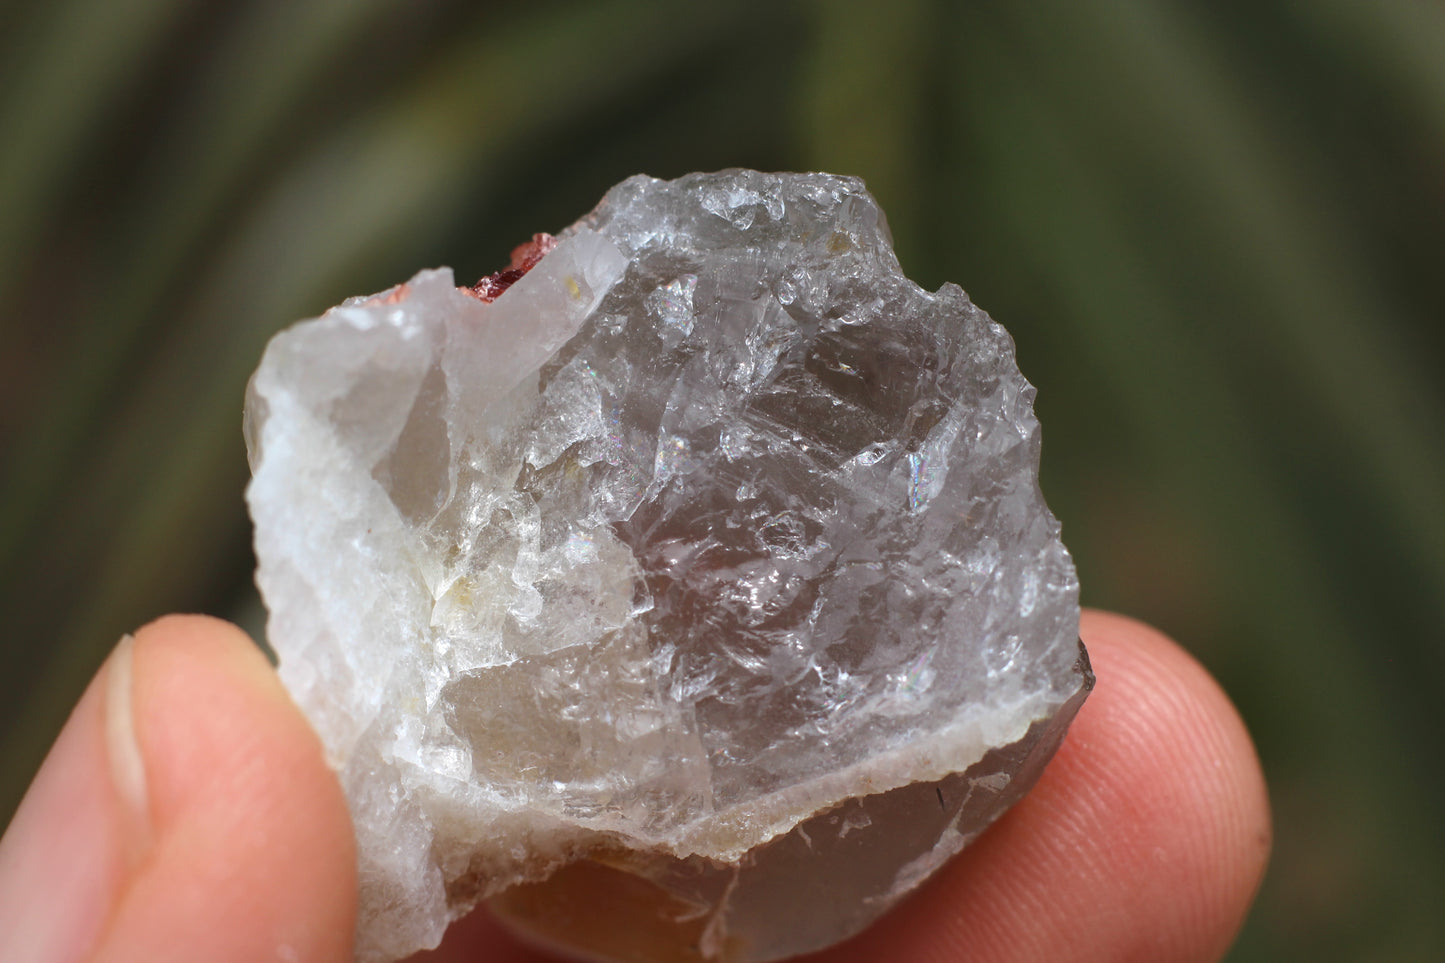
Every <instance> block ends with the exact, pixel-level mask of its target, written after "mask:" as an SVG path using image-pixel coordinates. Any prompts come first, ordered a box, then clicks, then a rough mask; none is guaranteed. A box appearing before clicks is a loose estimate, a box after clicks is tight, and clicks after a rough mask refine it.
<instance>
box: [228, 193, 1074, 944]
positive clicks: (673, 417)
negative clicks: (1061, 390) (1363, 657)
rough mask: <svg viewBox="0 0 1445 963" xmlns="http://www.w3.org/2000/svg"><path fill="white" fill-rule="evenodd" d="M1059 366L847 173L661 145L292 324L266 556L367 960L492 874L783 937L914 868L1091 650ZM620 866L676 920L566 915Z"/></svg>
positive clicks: (842, 926)
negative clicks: (486, 254)
mask: <svg viewBox="0 0 1445 963" xmlns="http://www.w3.org/2000/svg"><path fill="white" fill-rule="evenodd" d="M1032 400H1033V389H1032V388H1031V387H1030V386H1029V385H1028V383H1027V382H1026V381H1025V380H1024V379H1023V377H1022V376H1021V375H1020V374H1019V372H1018V369H1017V367H1016V365H1015V362H1014V352H1013V344H1012V342H1011V340H1010V338H1009V336H1008V334H1007V333H1006V332H1005V331H1004V330H1003V328H1002V327H1000V326H999V325H998V324H996V323H995V322H993V321H992V320H991V319H989V317H988V316H987V315H986V314H984V313H983V312H982V311H981V310H979V309H978V308H976V307H975V306H974V305H973V304H972V303H971V302H970V301H969V299H968V298H967V296H966V295H965V294H964V293H963V291H962V290H960V289H959V288H958V287H957V286H954V285H945V286H944V287H942V288H941V289H940V290H938V291H937V292H934V293H929V292H927V291H924V290H922V289H921V288H919V287H918V286H917V285H915V284H914V283H913V282H911V281H909V280H908V279H907V278H906V277H904V275H903V274H902V272H901V270H900V269H899V266H898V263H897V261H896V259H895V257H894V255H893V252H892V248H891V242H890V238H889V234H888V230H887V226H886V223H885V221H884V218H883V214H882V212H881V211H880V210H879V208H878V206H877V205H876V203H875V202H874V201H873V199H872V197H871V196H869V195H868V193H867V192H866V191H865V190H864V188H863V185H862V184H861V182H859V181H857V180H856V179H851V178H846V177H836V176H832V175H826V174H805V175H796V174H762V173H758V172H753V171H726V172H722V173H718V174H706V175H703V174H695V175H689V176H687V177H684V178H681V179H679V180H676V181H671V182H663V181H658V180H654V179H651V178H647V177H641V176H639V177H634V178H631V179H629V180H627V181H625V182H623V183H622V184H620V185H618V186H617V187H615V188H614V189H613V190H612V191H611V192H609V193H608V195H607V197H606V198H605V199H604V200H603V202H602V203H601V205H599V207H598V208H597V209H596V210H595V211H593V212H592V213H591V214H590V215H588V216H587V217H585V218H583V219H582V220H581V221H579V222H578V223H577V224H575V225H573V226H572V227H571V228H569V229H567V230H566V231H564V232H563V233H562V234H560V235H559V236H558V238H557V239H556V242H555V247H554V246H553V241H552V239H550V238H545V236H539V238H538V239H535V240H534V241H533V242H532V244H531V245H529V246H526V247H525V248H524V249H519V254H518V255H516V256H514V259H513V267H512V268H511V269H509V270H508V271H505V272H500V273H499V274H497V275H493V276H492V278H490V279H484V281H483V282H482V283H481V284H479V285H478V286H477V287H475V288H458V287H457V286H456V285H455V284H454V282H453V279H452V275H451V272H450V271H448V270H446V269H442V270H435V271H424V272H422V273H421V274H419V275H417V276H416V277H415V278H413V279H412V280H411V281H409V282H407V283H406V284H403V285H401V286H399V287H397V288H394V289H392V290H390V291H387V292H384V293H382V294H379V295H375V296H372V297H369V298H356V299H352V300H350V301H347V302H346V303H344V304H342V305H341V306H339V307H337V308H334V309H332V310H331V311H329V312H327V313H326V314H325V315H324V316H322V317H321V318H318V319H315V320H312V321H308V322H303V323H301V324H298V325H295V326H293V327H292V328H290V329H289V330H287V331H285V332H282V333H281V334H280V335H278V336H277V337H276V338H275V339H274V340H273V341H272V343H271V345H270V346H269V347H268V349H267V351H266V355H265V358H264V359H263V361H262V363H261V366H260V368H259V370H258V371H257V372H256V374H255V376H254V378H253V379H252V383H251V388H250V391H249V393H248V398H247V409H246V415H247V441H248V445H249V447H250V451H251V457H252V466H253V472H254V476H253V480H252V483H251V486H250V488H249V489H248V493H247V497H248V501H249V503H250V507H251V512H252V515H253V517H254V519H255V522H256V550H257V555H258V558H259V560H260V568H259V570H258V573H257V579H258V582H259V584H260V586H261V590H262V593H263V595H264V597H265V599H266V602H267V605H268V607H269V608H270V621H269V622H268V628H267V631H268V634H269V637H270V641H271V644H272V645H273V646H274V647H275V649H276V651H277V652H278V653H279V655H280V658H281V674H282V677H283V679H284V680H285V682H286V684H287V686H288V687H289V688H290V689H291V691H292V692H293V694H294V695H295V696H296V698H297V700H298V702H299V703H300V704H301V705H302V706H303V708H304V709H305V710H306V712H307V713H308V715H309V716H310V718H311V720H312V722H313V724H314V725H315V726H316V728H317V730H318V731H319V733H320V734H321V737H322V740H323V742H324V744H325V746H326V748H327V751H328V753H329V754H330V758H331V761H332V762H333V764H334V765H335V767H336V768H337V770H338V772H339V773H340V775H341V778H342V781H343V784H344V786H345V788H346V791H347V794H348V797H349V799H350V802H351V807H352V813H353V818H354V820H355V823H356V830H357V838H358V843H359V848H360V859H361V879H362V918H361V921H360V924H359V930H358V955H359V958H360V959H363V960H391V959H397V958H400V957H402V956H404V955H406V954H408V953H410V952H412V951H414V950H415V949H417V948H419V947H423V946H430V945H435V943H436V942H437V941H438V940H439V938H440V935H441V932H442V930H443V929H444V928H445V926H446V924H447V923H448V922H449V921H450V920H451V919H452V918H454V917H456V916H458V915H460V914H461V913H463V912H465V911H466V910H467V909H469V908H470V907H471V906H472V905H473V904H474V903H475V902H476V901H477V900H479V899H486V898H494V904H495V906H496V908H497V910H498V911H499V912H500V913H502V914H503V915H504V916H506V917H507V918H510V919H512V920H513V922H514V923H516V924H517V925H519V926H522V927H524V928H526V929H528V930H530V931H532V932H533V933H534V934H536V935H538V936H539V937H540V938H543V939H549V940H553V941H555V942H558V943H559V944H566V945H568V946H570V947H571V948H573V949H578V948H581V949H584V950H587V951H590V952H594V953H602V954H608V953H611V954H614V955H621V956H628V955H630V957H631V958H642V959H658V960H662V959H718V958H723V959H738V960H761V959H773V958H777V957H780V956H784V955H789V954H791V953H796V952H803V951H806V950H809V949H813V948H816V947H818V946H821V945H824V944H826V943H828V942H832V941H833V940H836V939H839V938H842V937H843V936H846V935H848V934H849V933H851V932H853V931H855V930H857V929H858V928H859V927H861V926H863V925H865V924H866V923H867V921H868V920H869V919H871V918H873V917H874V916H876V915H878V914H879V913H881V912H882V911H883V910H884V909H886V908H887V906H889V905H891V903H892V902H894V901H895V900H896V899H897V898H898V897H899V896H901V895H902V894H903V893H905V892H907V891H908V890H909V889H911V888H912V887H913V886H914V885H916V884H917V883H918V882H919V881H921V880H922V879H923V878H924V877H925V876H926V875H927V874H928V873H929V872H931V871H932V869H933V868H935V867H936V866H937V865H939V864H940V863H941V862H942V861H943V859H944V858H946V856H947V855H949V854H950V853H952V852H954V851H956V850H957V849H959V848H960V847H961V846H963V845H964V844H965V843H966V842H967V841H968V840H969V839H971V838H972V837H973V836H974V835H976V834H977V832H979V831H980V830H981V829H982V828H983V827H984V826H986V825H987V824H988V823H989V822H990V821H992V819H994V818H996V817H997V815H998V814H999V813H1001V812H1002V811H1003V809H1004V808H1006V807H1007V805H1009V804H1011V803H1012V802H1013V801H1014V800H1015V799H1016V798H1017V797H1018V796H1019V795H1020V794H1021V793H1022V792H1023V791H1025V790H1026V789H1027V787H1028V785H1029V784H1031V783H1032V781H1033V778H1034V777H1035V776H1036V775H1037V772H1038V770H1039V768H1041V766H1042V765H1043V762H1044V761H1046V760H1047V757H1048V755H1049V754H1050V753H1051V752H1052V750H1053V748H1054V747H1055V746H1056V745H1057V743H1058V741H1059V739H1060V738H1061V737H1062V734H1063V731H1064V728H1065V727H1066V726H1067V723H1068V720H1069V719H1070V718H1071V717H1072V715H1073V712H1074V711H1075V710H1076V709H1077V707H1078V705H1079V704H1080V702H1081V701H1082V699H1083V696H1084V694H1085V693H1086V692H1087V689H1088V687H1089V685H1090V684H1091V683H1092V676H1091V675H1090V674H1089V671H1088V667H1087V660H1086V659H1085V658H1084V657H1083V655H1082V652H1081V649H1080V647H1079V645H1078V643H1077V631H1078V604H1077V594H1078V592H1077V583H1076V580H1075V575H1074V570H1073V566H1072V563H1071V561H1070V559H1069V556H1068V554H1067V552H1066V551H1065V549H1064V547H1063V545H1062V543H1061V542H1060V540H1059V532H1058V524H1057V522H1056V521H1055V520H1054V518H1053V516H1052V515H1051V514H1050V513H1049V511H1048V509H1047V507H1046V506H1045V504H1044V502H1043V499H1042V497H1041V495H1040V493H1039V490H1038V483H1037V464H1038V458H1039V433H1038V424H1037V422H1036V421H1035V419H1034V416H1033V413H1032ZM935 796H936V798H935ZM920 807H921V809H920ZM923 810H927V811H928V812H927V813H926V814H923ZM803 841H806V842H803ZM614 877H625V878H628V879H632V880H634V881H636V885H638V886H641V887H643V888H644V889H645V891H646V893H648V894H650V895H648V896H646V897H645V898H643V897H639V900H638V901H637V902H639V903H646V905H647V906H649V907H651V908H650V909H649V910H647V911H645V913H644V915H646V914H647V913H650V914H651V916H648V918H647V919H646V920H641V921H639V920H633V921H632V922H631V923H629V924H628V927H630V929H629V928H628V927H623V929H625V930H627V931H628V932H631V933H633V934H634V935H633V936H632V937H627V938H635V939H644V936H643V935H638V934H652V935H646V936H645V938H646V939H648V940H653V941H654V942H655V943H656V946H653V947H652V948H651V949H647V950H645V951H643V950H638V949H636V948H635V947H621V948H619V947H618V946H616V945H614V943H613V942H610V941H615V940H616V939H618V937H617V935H616V932H611V933H608V932H604V931H605V930H607V929H608V927H607V926H606V925H603V924H606V923H607V922H608V920H601V921H600V922H599V925H598V926H594V927H589V926H588V925H586V924H585V917H586V916H587V914H586V913H583V912H580V911H578V910H577V905H578V900H579V899H580V897H579V896H578V894H579V893H590V894H591V896H590V897H588V898H587V899H582V902H583V903H587V904H588V905H594V904H595V905H596V906H604V905H610V904H607V902H606V900H603V899H602V898H601V894H603V893H612V894H614V895H615V894H616V893H618V892H622V891H623V889H618V886H619V884H618V883H617V881H616V879H615V878H614ZM626 885H632V884H626ZM624 889H625V886H624ZM594 897H595V898H594ZM588 899H590V900H591V901H592V902H591V903H588ZM569 901H570V902H569ZM560 906H570V907H571V909H569V910H567V911H566V912H565V913H560V914H557V913H554V911H555V910H556V909H557V908H558V907H560ZM667 907H672V908H671V909H667ZM608 913H609V919H611V920H612V921H613V922H615V921H616V920H617V919H620V918H623V917H625V916H626V914H625V913H624V912H622V911H621V910H617V909H616V908H615V907H614V908H611V909H609V910H608ZM549 914H552V915H557V916H560V917H566V919H567V920H570V921H571V922H570V923H569V924H568V925H569V926H570V927H571V929H568V928H567V926H563V925H562V924H557V926H556V927H553V926H552V921H551V918H550V917H549ZM579 920H582V921H583V922H579ZM659 920H660V922H659ZM799 920H806V921H807V923H806V925H803V924H802V923H800V922H799ZM612 929H613V930H616V929H617V927H616V926H614V927H613V928H612ZM654 930H655V931H656V932H655V934H654V933H653V931H654ZM649 945H650V946H651V944H649Z"/></svg>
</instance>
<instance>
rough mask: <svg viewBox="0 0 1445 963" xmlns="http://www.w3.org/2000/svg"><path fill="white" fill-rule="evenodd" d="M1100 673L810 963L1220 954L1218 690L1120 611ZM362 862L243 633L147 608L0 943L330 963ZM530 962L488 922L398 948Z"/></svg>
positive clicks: (29, 813) (1247, 777)
mask: <svg viewBox="0 0 1445 963" xmlns="http://www.w3.org/2000/svg"><path fill="white" fill-rule="evenodd" d="M1081 634H1082V635H1083V638H1084V641H1085V644H1086V645H1087V646H1088V648H1089V655H1090V658H1091V659H1092V660H1093V663H1094V668H1095V671H1096V673H1097V675H1098V679H1099V682H1098V686H1097V688H1096V689H1095V690H1094V693H1093V694H1092V695H1091V696H1090V697H1089V700H1088V701H1087V702H1086V703H1085V704H1084V707H1083V709H1082V710H1080V712H1079V715H1078V718H1077V719H1075V721H1074V723H1073V726H1072V728H1071V729H1070V730H1069V734H1068V737H1067V738H1066V739H1065V741H1064V744H1063V746H1062V748H1061V749H1060V750H1059V753H1058V755H1057V756H1055V758H1054V760H1053V762H1051V763H1050V764H1049V766H1048V768H1047V769H1046V770H1045V772H1044V775H1043V777H1042V778H1041V779H1040V781H1039V783H1038V785H1037V786H1036V787H1035V788H1034V790H1033V791H1032V792H1031V793H1030V794H1029V795H1028V796H1027V797H1025V798H1024V800H1023V801H1022V802H1020V803H1019V804H1018V805H1017V806H1015V807H1014V808H1013V809H1012V810H1011V811H1010V812H1009V813H1008V814H1006V815H1005V816H1004V817H1003V818H1002V819H1001V820H1000V821H999V822H998V823H997V824H996V825H995V826H994V827H993V828H991V829H990V830H989V831H988V832H987V833H985V834H984V835H983V836H982V837H980V838H979V840H978V841H977V842H975V843H974V844H973V845H972V846H970V847H969V848H968V849H966V850H965V851H964V852H963V853H962V854H960V855H959V856H958V857H956V858H955V859H954V860H953V861H952V862H951V863H950V864H949V865H948V866H947V867H945V868H944V869H943V870H942V871H940V872H939V874H938V875H936V876H935V877H934V878H933V879H931V880H930V881H929V882H928V883H926V884H925V885H924V886H923V887H921V888H920V889H919V891H918V892H917V893H915V894H913V895H912V896H911V897H910V898H909V899H907V900H906V901H905V902H904V903H903V904H902V905H900V906H899V907H898V908H897V909H895V910H894V911H893V912H892V913H890V914H889V915H888V916H886V917H885V918H884V919H882V920H880V921H879V922H878V923H877V924H876V925H875V926H873V927H872V928H870V929H869V930H867V931H866V932H864V933H863V934H861V935H860V936H858V937H856V938H855V939H853V940H850V941H849V942H847V943H845V944H843V945H841V946H838V947H835V948H833V949H831V950H828V951H825V952H823V953H819V954H817V955H815V956H813V957H810V958H809V959H810V960H811V961H813V963H849V961H873V960H900V961H908V963H943V961H950V960H963V959H967V960H969V961H974V963H1025V961H1030V963H1032V961H1054V960H1069V961H1080V963H1087V961H1100V963H1102V961H1111V963H1112V961H1121V960H1150V961H1158V960H1167V961H1171V963H1172V961H1204V960H1216V959H1218V958H1219V957H1220V956H1222V955H1223V953H1224V952H1225V950H1226V949H1227V948H1228V946H1229V943H1230V941H1231V940H1232V939H1233V937H1234V934H1235V932H1236V931H1237V930H1238V928H1239V925H1240V923H1241V921H1242V920H1243V918H1244V914H1245V912H1246V910H1247V909H1248V907H1249V904H1250V902H1251V900H1252V899H1253V896H1254V893H1255V890H1256V888H1257V887H1258V884H1259V880H1260V877H1261V875H1262V873H1263V870H1264V864H1265V861H1266V858H1267V856H1268V852H1269V845H1270V828H1269V810H1268V802H1267V799H1266V795H1265V789H1264V781H1263V777H1262V775H1261V773H1260V769H1259V763H1258V760H1257V759H1256V757H1255V754H1254V748H1253V745H1252V744H1251V742H1250V739H1249V735H1248V733H1247V732H1246V731H1245V729H1244V726H1243V723H1242V722H1241V721H1240V719H1239V717H1238V715H1237V714H1236V713H1235V711H1234V708H1233V706H1231V705H1230V703H1229V700H1228V698H1227V697H1226V696H1225V695H1224V693H1223V692H1222V691H1221V690H1220V689H1219V687H1218V686H1217V685H1216V684H1215V683H1214V681H1213V680H1212V679H1211V678H1210V677H1209V676H1208V674H1207V673H1206V672H1205V671H1204V670H1203V669H1202V668H1201V667H1200V666H1199V665H1198V663H1196V662H1195V661H1194V660H1193V659H1192V658H1190V657H1189V656H1188V655H1187V654H1186V653H1184V651H1183V650H1182V649H1180V648H1179V647H1178V646H1176V645H1175V644H1174V643H1172V642H1170V641H1169V640H1168V639H1166V638H1164V637H1163V636H1161V635H1159V634H1158V633H1156V632H1155V631H1153V630H1152V629H1149V628H1147V627H1146V626H1143V625H1140V624H1139V623H1137V622H1133V621H1130V620H1128V619H1124V618H1122V617H1119V616H1115V615H1107V614H1103V613H1097V612H1088V613H1085V616H1084V621H1083V625H1082V626H1081ZM355 913H356V878H355V852H354V848H353V843H352V837H351V830H350V822H349V819H348V817H347V813H346V804H345V800H344V799H343V797H342V794H341V789H340V787H339V786H338V785H337V782H336V779H335V777H334V775H333V774H332V773H331V771H330V770H329V769H328V768H327V766H326V764H325V762H324V761H323V759H322V756H321V750H320V746H319V744H318V742H317V740H316V737H315V735H314V734H313V733H312V732H311V730H310V728H309V726H308V725H307V724H306V721H305V719H304V718H303V717H302V716H301V714H300V712H299V711H298V710H297V709H296V707H295V705H294V704H293V703H292V702H291V700H290V699H289V697H288V696H287V695H286V693H285V691H284V690H283V689H282V688H281V686H280V684H279V682H278V681H277V680H276V677H275V674H274V673H273V672H272V671H271V669H270V667H269V666H268V665H267V664H266V662H265V660H264V659H263V658H262V657H261V655H260V653H259V652H258V651H257V650H256V648H255V646H254V645H252V644H251V642H250V640H249V639H247V638H246V637H245V635H244V634H243V633H241V632H240V631H239V630H238V629H236V628H234V627H232V626H230V625H227V624H225V623H223V622H219V621H216V620H213V619H206V618H200V617H192V616H180V617H171V618H167V619H163V620H161V621H159V622H156V623H153V624H151V625H149V626H147V627H145V628H144V629H141V630H140V631H139V632H137V633H136V637H135V640H134V641H133V642H124V643H122V644H121V646H120V647H118V648H117V650H116V652H115V654H113V655H112V656H111V658H110V660H109V661H108V662H107V663H106V665H105V667H104V668H102V670H101V672H100V673H99V674H98V675H97V677H96V679H95V681H94V682H92V684H91V686H90V688H89V689H88V690H87V691H86V693H85V695H84V696H83V697H82V699H81V701H80V703H79V704H78V705H77V706H76V708H75V711H74V712H73V713H72V715H71V718H70V720H69V722H67V723H66V726H65V729H64V730H63V731H62V733H61V735H60V738H59V739H58V740H57V742H56V744H55V747H54V748H53V749H52V750H51V752H50V755H49V756H48V757H47V759H46V761H45V764H44V766H43V767H42V768H41V771H40V773H39V775H38V776H37V777H36V779H35V782H34V784H32V786H31V787H30V791H29V793H28V794H27V796H26V798H25V801H24V802H23V803H22V805H21V807H20V810H19V812H18V813H17V814H16V816H15V819H14V820H13V821H12V823H11V825H10V827H9V828H8V829H7V830H6V832H5V835H4V837H3V839H0V957H3V958H4V959H6V960H16V961H21V963H60V961H65V963H78V961H87V963H120V961H132V960H134V961H145V963H165V961H171V960H176V961H181V960H185V961H194V960H203V961H207V963H232V961H235V963H243V961H244V963H252V961H260V960H276V961H283V963H332V961H335V963H341V961H346V960H350V958H351V949H350V946H351V933H352V927H353V923H354V919H355ZM542 959H546V957H545V956H543V955H539V954H537V953H535V952H534V951H531V950H528V949H527V948H525V947H522V946H520V945H519V944H517V943H516V942H514V941H512V940H511V939H510V937H508V936H507V934H506V933H504V932H503V931H502V929H501V928H500V927H499V926H498V925H497V924H496V923H495V922H493V921H492V920H491V919H490V918H489V917H487V916H486V915H485V914H484V913H476V914H473V915H472V916H471V917H470V918H468V919H467V920H464V921H462V922H461V923H459V924H457V925H455V926H453V927H452V928H451V930H449V931H448V933H447V938H446V940H445V942H444V943H443V945H442V947H441V948H440V949H438V950H436V951H433V952H431V953H422V954H418V955H417V956H416V957H414V958H413V963H424V961H425V963H460V961H472V963H475V961H480V960H486V961H489V963H522V961H537V960H542Z"/></svg>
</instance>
